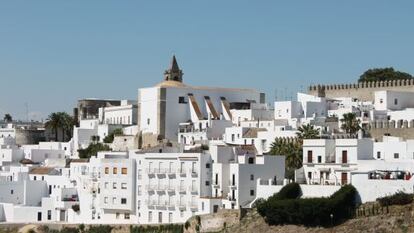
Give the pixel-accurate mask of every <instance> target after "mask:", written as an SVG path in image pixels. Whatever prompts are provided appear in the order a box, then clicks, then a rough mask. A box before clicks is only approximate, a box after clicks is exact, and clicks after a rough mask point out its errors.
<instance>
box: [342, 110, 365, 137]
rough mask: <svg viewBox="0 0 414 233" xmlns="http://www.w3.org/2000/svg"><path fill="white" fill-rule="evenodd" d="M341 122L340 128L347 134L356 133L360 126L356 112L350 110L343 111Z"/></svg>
mask: <svg viewBox="0 0 414 233" xmlns="http://www.w3.org/2000/svg"><path fill="white" fill-rule="evenodd" d="M341 123H342V125H341V129H343V130H344V131H345V132H346V133H349V134H356V133H357V132H358V130H360V129H361V126H360V125H359V123H360V122H359V120H358V119H357V118H356V114H355V113H352V112H350V113H345V114H344V115H343V118H342V119H341Z"/></svg>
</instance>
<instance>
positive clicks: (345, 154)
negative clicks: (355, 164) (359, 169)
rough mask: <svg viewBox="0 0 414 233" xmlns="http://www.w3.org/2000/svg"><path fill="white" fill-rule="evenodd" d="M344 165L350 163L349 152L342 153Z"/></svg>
mask: <svg viewBox="0 0 414 233" xmlns="http://www.w3.org/2000/svg"><path fill="white" fill-rule="evenodd" d="M342 163H348V151H346V150H343V151H342Z"/></svg>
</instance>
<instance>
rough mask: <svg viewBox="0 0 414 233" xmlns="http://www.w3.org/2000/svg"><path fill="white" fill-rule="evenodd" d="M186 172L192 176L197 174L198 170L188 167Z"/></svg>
mask: <svg viewBox="0 0 414 233" xmlns="http://www.w3.org/2000/svg"><path fill="white" fill-rule="evenodd" d="M188 172H189V173H190V174H191V176H192V177H197V176H198V171H197V170H196V169H189V170H188Z"/></svg>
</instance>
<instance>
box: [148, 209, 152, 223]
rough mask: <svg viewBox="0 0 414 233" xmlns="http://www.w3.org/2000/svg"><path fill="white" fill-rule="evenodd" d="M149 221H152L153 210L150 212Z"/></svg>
mask: <svg viewBox="0 0 414 233" xmlns="http://www.w3.org/2000/svg"><path fill="white" fill-rule="evenodd" d="M148 222H152V211H149V212H148Z"/></svg>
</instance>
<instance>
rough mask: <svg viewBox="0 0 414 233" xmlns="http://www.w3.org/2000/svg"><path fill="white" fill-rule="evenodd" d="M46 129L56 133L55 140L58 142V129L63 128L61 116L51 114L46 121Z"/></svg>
mask: <svg viewBox="0 0 414 233" xmlns="http://www.w3.org/2000/svg"><path fill="white" fill-rule="evenodd" d="M45 127H46V128H47V129H50V130H52V131H53V132H55V140H56V141H58V129H59V128H61V127H62V121H61V117H60V115H59V114H58V113H56V112H54V113H51V114H50V115H49V116H48V117H47V119H46V123H45Z"/></svg>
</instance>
